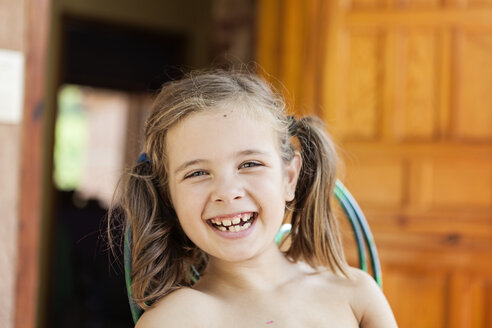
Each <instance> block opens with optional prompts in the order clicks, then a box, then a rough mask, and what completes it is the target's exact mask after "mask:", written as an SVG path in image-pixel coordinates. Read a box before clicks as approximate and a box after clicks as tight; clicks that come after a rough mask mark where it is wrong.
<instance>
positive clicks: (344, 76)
mask: <svg viewBox="0 0 492 328" xmlns="http://www.w3.org/2000/svg"><path fill="white" fill-rule="evenodd" d="M258 10H259V26H258V46H257V54H258V61H259V62H260V64H261V65H263V66H264V68H265V70H266V71H267V72H269V73H271V74H273V75H274V76H276V77H277V78H279V80H280V81H281V82H283V83H284V84H285V86H286V87H287V89H288V93H289V94H290V95H293V97H294V99H295V101H291V103H292V104H295V105H294V106H295V107H294V108H295V109H294V111H295V112H297V113H301V112H303V113H306V112H307V113H316V114H318V115H320V116H322V117H323V119H324V120H325V121H326V122H327V123H328V126H329V129H330V130H331V132H332V134H333V135H334V137H335V139H336V141H337V142H338V143H339V144H340V145H341V147H342V149H343V151H342V157H343V159H344V161H345V167H346V168H345V174H344V176H343V177H342V179H344V180H346V182H347V185H348V187H349V189H350V190H351V191H352V192H353V193H354V195H355V197H356V199H357V200H358V201H359V202H360V203H361V206H362V208H363V210H364V211H365V213H366V214H367V216H368V220H369V223H370V226H371V228H372V230H373V232H374V234H375V239H376V243H377V246H378V249H379V252H380V258H381V261H382V264H383V278H384V292H385V294H386V296H387V297H388V299H389V301H390V303H391V305H392V308H393V311H394V312H395V315H396V318H397V321H398V323H399V325H400V327H492V311H491V309H492V1H490V0H468V1H466V0H449V1H437V0H436V1H432V0H429V1H426V0H406V1H405V0H402V1H396V0H353V1H348V0H345V1H342V0H339V1H323V0H309V1H294V0H287V1H260V2H259V7H258Z"/></svg>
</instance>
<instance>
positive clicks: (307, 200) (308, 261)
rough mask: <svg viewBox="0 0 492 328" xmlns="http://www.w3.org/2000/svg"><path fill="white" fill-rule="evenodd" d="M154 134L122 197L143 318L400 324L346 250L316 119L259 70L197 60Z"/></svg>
mask: <svg viewBox="0 0 492 328" xmlns="http://www.w3.org/2000/svg"><path fill="white" fill-rule="evenodd" d="M294 145H296V146H295V147H294ZM143 148H144V149H143V150H144V153H143V155H142V156H141V159H140V161H139V163H138V164H137V165H136V166H135V167H133V168H132V170H131V172H130V173H129V174H128V175H126V177H124V180H123V183H122V184H121V188H120V190H119V196H120V197H119V202H118V203H119V206H121V208H123V210H124V213H125V215H124V216H125V219H126V224H125V227H126V228H127V229H129V231H130V232H131V234H132V245H131V258H132V272H131V277H132V281H133V283H132V292H133V297H134V298H135V300H136V302H137V304H138V305H139V306H140V307H142V308H143V309H144V310H145V312H144V314H143V316H142V317H141V318H140V320H139V321H138V323H137V327H138V328H147V327H273V326H275V327H396V323H395V320H394V317H393V314H392V312H391V309H390V307H389V305H388V303H387V301H386V299H385V297H384V296H383V294H382V292H381V290H380V289H379V287H378V286H377V285H376V283H375V282H374V281H373V279H372V278H371V277H370V276H369V275H367V274H366V273H364V272H362V271H359V270H358V269H354V268H350V267H349V266H348V265H347V264H346V262H345V259H344V256H343V251H342V248H341V245H340V239H339V236H338V232H337V224H336V222H335V220H334V217H333V213H332V209H331V207H330V202H331V198H332V190H333V188H334V183H335V179H336V162H337V159H336V154H335V151H334V146H333V144H332V142H331V140H330V138H329V137H328V136H327V134H326V133H325V131H324V128H323V125H322V123H321V121H320V120H319V119H316V118H314V117H304V118H302V119H300V120H295V119H293V118H292V117H287V116H286V113H285V103H284V101H283V99H282V98H281V97H280V96H279V95H278V94H277V93H275V92H274V91H273V90H272V89H271V88H270V87H269V85H268V84H267V83H266V82H265V81H263V80H262V79H261V78H259V77H257V76H255V75H252V74H249V73H240V72H229V71H212V72H205V73H194V74H190V75H189V76H187V77H186V78H184V79H181V80H178V81H173V82H170V83H167V84H166V85H164V87H163V88H162V91H161V92H160V94H159V95H158V97H157V99H156V101H155V103H154V106H153V112H152V114H151V115H150V117H149V119H148V121H147V124H146V128H145V140H144V147H143ZM286 222H289V223H291V224H292V232H291V233H290V235H289V238H288V242H289V245H288V247H284V248H286V249H285V250H283V251H281V250H280V249H279V247H278V246H277V244H276V243H275V235H276V233H277V231H278V230H279V227H280V226H281V224H282V223H286ZM198 278H199V279H198ZM197 279H198V280H197ZM196 280H197V281H196ZM194 281H196V282H194Z"/></svg>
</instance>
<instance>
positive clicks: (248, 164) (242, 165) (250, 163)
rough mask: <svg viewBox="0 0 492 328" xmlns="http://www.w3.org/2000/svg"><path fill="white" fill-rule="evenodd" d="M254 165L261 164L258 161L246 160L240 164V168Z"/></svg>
mask: <svg viewBox="0 0 492 328" xmlns="http://www.w3.org/2000/svg"><path fill="white" fill-rule="evenodd" d="M255 166H261V164H260V163H258V162H246V163H243V164H241V166H240V168H249V167H255Z"/></svg>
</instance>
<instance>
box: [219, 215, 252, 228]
mask: <svg viewBox="0 0 492 328" xmlns="http://www.w3.org/2000/svg"><path fill="white" fill-rule="evenodd" d="M250 219H253V214H252V213H244V214H241V215H237V216H235V217H233V218H231V219H225V220H222V221H220V220H219V219H211V220H210V221H211V222H212V223H213V224H214V226H215V227H216V228H217V229H219V230H220V231H230V232H238V231H242V230H246V229H248V228H249V227H250V226H251V222H247V221H248V220H250ZM241 221H243V222H245V223H244V224H243V225H240V223H241Z"/></svg>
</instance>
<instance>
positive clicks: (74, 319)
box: [45, 17, 188, 328]
mask: <svg viewBox="0 0 492 328" xmlns="http://www.w3.org/2000/svg"><path fill="white" fill-rule="evenodd" d="M187 45H188V40H187V37H186V36H185V35H180V34H176V33H167V32H162V31H152V30H145V29H141V28H135V27H131V26H124V25H117V24H108V23H105V22H104V23H103V22H100V21H94V20H90V19H83V18H80V17H64V19H63V22H62V56H61V58H62V62H61V71H60V72H61V76H60V83H59V88H60V89H59V90H60V91H59V95H61V93H62V91H63V90H65V91H63V92H65V93H64V94H66V93H67V91H66V90H67V85H68V88H69V91H68V93H70V92H71V96H70V97H72V98H71V99H72V100H73V98H74V97H75V98H76V97H78V95H79V96H80V95H82V96H81V97H82V101H80V102H79V103H77V102H73V101H72V102H71V103H70V104H71V105H70V106H69V108H68V109H67V108H65V109H64V110H62V109H61V108H60V106H65V105H63V104H62V101H60V99H61V98H60V97H59V101H58V106H59V110H58V116H57V123H56V125H57V129H58V125H59V123H60V121H61V116H60V115H62V113H69V116H64V119H66V118H67V117H68V118H69V120H73V119H74V118H75V119H79V121H76V120H74V121H70V122H79V123H80V122H82V123H80V124H78V123H77V124H76V125H74V126H72V127H71V129H70V130H71V131H70V132H71V133H72V134H74V133H76V132H75V131H74V130H75V126H77V129H78V130H79V131H81V134H82V135H83V136H86V137H87V135H92V137H93V140H92V142H86V143H85V144H84V147H85V148H84V149H85V151H83V154H85V155H84V156H81V155H80V153H76V150H77V149H76V147H75V148H74V147H72V146H70V145H68V146H65V148H67V149H69V150H70V151H72V152H73V153H71V154H69V155H66V156H65V157H64V158H65V159H67V158H68V159H69V160H70V161H71V162H72V164H73V163H75V164H77V161H84V163H86V164H84V165H86V166H87V160H89V161H92V162H94V161H95V162H96V163H101V162H104V161H107V159H108V157H110V156H114V154H113V155H111V154H112V153H110V152H109V151H104V150H102V151H94V149H92V152H91V151H90V147H91V145H94V144H95V143H94V138H96V139H95V140H96V141H95V142H96V143H97V142H98V140H99V141H101V143H102V141H105V142H106V141H107V140H106V139H108V135H109V134H110V132H109V130H108V129H109V128H110V126H111V124H113V125H114V124H116V123H115V121H118V122H120V123H119V124H120V126H119V128H120V132H121V128H124V133H123V134H122V133H120V134H119V135H120V139H121V138H123V140H122V142H121V145H123V146H122V148H121V154H122V156H120V157H118V158H119V163H120V164H121V165H120V166H119V167H120V168H121V169H123V168H124V166H126V165H127V164H128V163H129V161H131V160H133V158H134V157H136V155H137V152H138V145H137V143H136V141H135V140H138V138H139V136H138V132H137V131H138V130H139V127H140V126H141V125H142V122H143V118H144V117H145V115H146V113H147V109H148V105H149V103H150V101H149V99H151V98H152V96H153V94H154V93H155V91H156V90H157V89H159V87H160V86H161V85H162V84H163V83H164V82H166V81H168V80H170V79H173V78H175V77H177V76H179V75H180V74H181V72H182V71H183V67H184V66H187V65H188V63H187V62H186V58H187V48H188V47H187ZM94 90H95V91H94ZM105 94H109V95H110V96H109V97H110V98H111V97H113V98H111V99H113V100H114V99H116V102H118V101H119V100H118V99H120V100H121V99H122V100H121V103H123V104H128V106H123V107H125V110H121V112H118V111H117V110H116V112H115V110H114V108H112V109H111V110H110V109H109V107H104V104H105V103H106V102H105V100H104V99H106V98H104V95H105ZM114 94H116V95H114ZM101 95H103V96H101ZM64 97H65V96H64ZM91 97H92V98H91ZM115 97H116V98H115ZM118 97H119V98H118ZM87 99H92V100H91V101H92V104H94V103H96V104H103V105H102V106H99V107H98V106H96V107H97V110H94V106H95V105H94V106H92V107H91V105H90V104H89V105H88V101H87ZM101 99H103V100H101ZM135 100H137V101H135ZM89 107H90V108H92V109H91V110H92V113H96V114H94V115H93V117H96V118H97V120H95V121H94V120H93V121H94V122H99V123H98V124H95V125H94V124H92V123H91V122H93V121H91V119H88V118H87V117H88V116H87V112H89V111H90V110H89V109H88V108H89ZM123 107H122V108H123ZM142 107H145V108H142ZM109 111H111V113H112V114H111V115H113V116H112V117H113V118H114V117H115V116H114V115H120V116H124V117H125V119H122V120H115V119H111V116H108V115H106V114H107V112H109ZM97 113H99V114H101V113H103V114H104V115H99V114H97ZM115 113H116V114H115ZM84 115H85V116H84ZM104 120H106V121H104ZM101 122H102V123H103V124H101ZM60 124H61V123H60ZM91 124H92V125H91ZM121 124H123V125H124V126H122V125H121ZM84 129H85V130H84ZM64 136H65V135H64V134H62V133H59V131H58V130H57V131H56V133H55V154H54V156H55V160H54V163H55V166H57V165H58V166H62V165H65V164H63V162H62V161H60V159H59V157H60V156H62V157H63V155H60V154H59V153H58V154H57V151H58V152H60V150H59V148H57V144H58V143H59V141H67V139H64V138H67V137H64ZM80 138H82V137H80ZM80 138H79V139H77V140H81V139H80ZM62 139H63V140H62ZM75 139H76V138H75ZM130 140H132V141H130ZM129 141H130V142H129ZM62 148H63V147H62ZM87 149H89V150H87ZM79 164H80V163H79ZM81 166H83V165H81ZM89 166H90V165H89ZM72 167H73V166H72ZM58 169H60V167H58ZM86 169H87V167H86ZM54 170H55V171H56V170H57V168H56V167H55V168H54ZM90 170H92V171H91V174H92V175H93V176H92V178H93V180H94V181H95V180H98V177H97V174H98V173H97V172H102V171H98V170H97V169H94V168H93V166H90ZM62 171H64V172H65V173H66V172H67V170H63V168H62ZM94 175H96V179H94ZM53 176H54V177H55V180H56V179H57V174H56V172H55V173H54V175H53ZM58 176H59V175H58ZM61 179H68V180H63V181H65V182H62V183H60V182H59V181H55V182H54V185H55V189H54V190H55V191H54V197H53V199H54V201H53V225H52V227H53V228H52V233H51V252H50V258H51V259H50V261H49V262H48V263H50V268H49V272H50V274H49V275H48V277H50V281H49V282H48V293H47V295H48V305H47V315H46V322H45V326H46V327H74V328H77V327H84V328H85V327H87V328H89V327H91V328H92V327H94V328H95V327H133V321H132V318H131V314H130V311H129V306H128V301H127V296H126V290H125V282H124V274H123V269H122V265H118V264H117V262H116V264H115V263H110V261H111V259H110V258H109V256H108V255H109V254H108V251H107V244H106V239H105V238H104V237H103V236H105V232H104V229H105V223H106V222H105V220H106V218H105V216H106V211H107V208H108V201H107V199H108V198H107V197H101V196H100V194H98V193H97V192H92V193H91V192H90V190H96V191H99V192H100V191H101V190H100V189H101V188H98V187H94V186H93V187H90V182H87V180H84V181H85V182H81V181H82V180H81V178H80V177H73V176H69V177H66V175H63V177H62V178H61ZM70 179H71V180H70ZM89 180H90V179H89ZM99 180H100V179H99ZM67 181H68V182H67ZM88 185H89V187H87V186H88ZM83 187H84V188H85V189H84V188H83ZM84 190H89V192H86V191H84ZM106 194H107V193H106ZM112 260H114V259H112ZM120 260H121V259H120Z"/></svg>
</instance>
